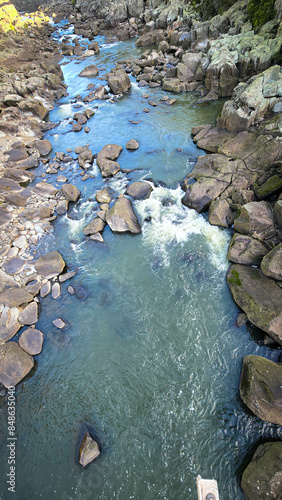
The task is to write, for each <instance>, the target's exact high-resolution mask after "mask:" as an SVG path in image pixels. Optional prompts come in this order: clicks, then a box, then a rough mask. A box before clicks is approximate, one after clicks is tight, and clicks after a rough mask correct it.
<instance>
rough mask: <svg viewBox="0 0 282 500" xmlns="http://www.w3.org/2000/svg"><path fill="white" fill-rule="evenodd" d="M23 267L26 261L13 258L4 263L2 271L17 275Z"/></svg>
mask: <svg viewBox="0 0 282 500" xmlns="http://www.w3.org/2000/svg"><path fill="white" fill-rule="evenodd" d="M25 265H26V260H24V259H21V258H20V257H13V258H12V259H10V260H8V261H7V262H6V263H5V265H4V269H5V271H6V273H8V274H18V273H21V272H22V271H23V269H24V267H25Z"/></svg>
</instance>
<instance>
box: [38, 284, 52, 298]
mask: <svg viewBox="0 0 282 500" xmlns="http://www.w3.org/2000/svg"><path fill="white" fill-rule="evenodd" d="M50 292H51V283H50V281H47V283H44V285H42V287H41V289H40V297H42V298H43V297H46V296H47V295H48V294H49V293H50Z"/></svg>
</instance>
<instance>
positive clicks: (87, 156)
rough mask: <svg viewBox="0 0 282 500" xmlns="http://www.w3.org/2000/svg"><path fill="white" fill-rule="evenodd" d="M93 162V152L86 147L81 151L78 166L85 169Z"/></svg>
mask: <svg viewBox="0 0 282 500" xmlns="http://www.w3.org/2000/svg"><path fill="white" fill-rule="evenodd" d="M92 161H93V154H92V152H91V150H90V149H89V148H88V147H87V146H85V147H84V148H82V151H80V153H79V155H78V164H79V166H80V167H82V168H84V167H85V165H86V164H90V163H92Z"/></svg>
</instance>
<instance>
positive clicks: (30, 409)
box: [0, 39, 281, 500]
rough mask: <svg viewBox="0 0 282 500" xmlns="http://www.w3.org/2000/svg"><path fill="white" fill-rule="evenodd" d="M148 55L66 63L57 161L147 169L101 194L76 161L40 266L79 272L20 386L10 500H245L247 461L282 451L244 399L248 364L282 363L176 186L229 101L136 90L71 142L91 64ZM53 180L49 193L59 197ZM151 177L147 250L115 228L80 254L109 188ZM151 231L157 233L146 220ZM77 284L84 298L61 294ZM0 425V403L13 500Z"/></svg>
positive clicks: (45, 305) (44, 322)
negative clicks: (201, 130) (86, 436)
mask: <svg viewBox="0 0 282 500" xmlns="http://www.w3.org/2000/svg"><path fill="white" fill-rule="evenodd" d="M99 41H100V43H101V42H104V41H103V40H102V39H99ZM140 53H141V51H140V50H138V49H136V48H135V47H134V42H133V41H130V42H124V43H117V44H110V45H109V44H104V45H102V47H101V52H100V54H99V55H98V56H95V57H93V58H88V59H87V60H86V61H83V62H80V64H76V62H77V61H76V60H75V59H74V60H73V61H71V62H68V59H67V58H66V59H65V62H68V64H66V65H64V66H62V68H63V71H64V75H65V81H66V83H67V84H68V92H69V96H68V97H66V98H64V99H62V100H61V101H60V102H59V103H58V105H57V106H56V108H55V109H54V111H53V112H52V113H50V119H51V120H52V121H60V122H61V123H60V125H59V126H58V127H57V128H55V129H54V130H52V131H50V132H49V134H47V135H46V137H48V138H49V139H50V140H51V141H52V144H53V151H64V152H65V151H66V149H67V148H74V147H76V146H78V145H85V144H86V143H89V144H90V147H91V150H92V151H93V153H98V151H99V150H100V149H101V148H102V147H103V146H104V145H105V144H107V143H118V144H120V145H122V146H123V147H124V150H123V152H122V154H121V156H120V158H119V163H120V165H121V167H122V168H124V169H129V168H135V169H138V170H136V171H135V172H132V173H130V174H128V175H125V174H118V176H116V177H115V178H114V179H111V180H104V179H102V177H101V175H100V173H99V169H98V168H97V166H95V165H94V166H93V167H92V168H91V170H90V173H92V174H93V175H95V178H94V179H89V180H87V181H86V182H82V181H81V176H80V175H79V174H80V169H79V168H78V167H77V164H76V162H75V161H74V162H73V163H72V164H70V165H67V166H66V170H65V171H64V172H62V173H64V174H65V175H66V176H67V177H68V179H69V181H70V182H73V183H74V184H76V185H77V186H78V187H79V188H80V189H81V192H82V197H81V199H80V201H79V202H78V203H77V204H76V205H75V206H74V207H72V209H71V213H70V216H71V218H69V217H67V216H63V217H61V218H58V220H57V221H56V222H55V223H54V230H53V232H52V233H51V234H50V235H48V236H47V237H45V238H44V239H42V240H41V241H40V245H39V249H38V253H39V254H40V253H44V252H46V251H48V250H51V249H58V250H59V251H60V252H61V253H62V255H63V257H64V259H65V260H66V262H67V265H68V267H69V268H70V269H75V268H77V270H78V272H77V275H76V276H75V278H73V279H72V280H71V281H70V282H66V283H64V284H63V285H62V291H63V293H62V297H61V298H60V299H58V300H53V299H52V298H50V297H46V298H45V299H44V300H42V301H41V315H40V320H39V322H38V324H37V327H38V328H39V329H41V330H42V331H43V332H44V334H45V343H44V348H43V352H42V354H41V355H40V356H38V357H37V363H36V369H35V370H33V372H32V373H31V374H30V375H29V376H28V377H27V379H25V381H24V382H23V383H21V384H20V386H19V387H17V391H16V395H17V420H16V426H17V465H16V472H17V486H16V494H14V495H13V498H16V499H19V500H25V499H29V500H30V499H39V498H40V499H43V500H50V499H51V498H52V499H59V500H71V499H79V500H88V499H93V500H98V499H101V500H102V499H103V500H108V499H112V498H116V499H119V500H125V499H126V500H127V499H136V500H154V499H156V498H160V499H167V500H176V499H188V500H190V499H191V500H194V499H195V500H196V498H197V493H196V477H197V475H198V474H200V475H201V476H202V477H207V478H212V477H213V478H215V479H217V480H218V483H219V491H220V498H221V500H229V499H231V498H232V499H233V498H234V499H238V500H240V499H243V494H242V492H241V490H240V487H239V477H240V473H241V472H242V464H244V459H245V456H246V455H248V454H250V453H252V452H253V450H254V447H255V445H256V444H257V442H258V441H259V440H261V439H269V438H272V437H280V438H281V432H280V431H279V430H278V427H277V426H275V425H270V424H267V423H264V422H262V421H260V420H259V419H257V418H256V417H254V416H253V415H252V414H251V413H250V412H249V411H248V410H247V409H246V407H245V406H244V405H243V404H242V402H241V401H240V398H239V395H238V385H239V378H240V370H241V364H242V358H243V356H245V355H247V354H259V355H263V356H266V357H268V358H269V359H273V360H276V359H277V356H278V354H277V352H276V351H274V350H271V349H270V348H269V347H265V346H262V343H261V337H260V334H259V332H258V331H257V330H256V329H254V328H251V327H249V328H248V329H247V328H246V327H243V328H240V329H239V328H236V326H235V321H236V316H237V314H238V309H237V307H236V305H235V304H234V302H233V300H232V298H231V295H230V292H229V289H228V287H227V284H226V281H225V273H226V270H227V267H228V262H227V260H226V250H227V247H228V242H229V239H230V232H229V230H221V229H219V228H216V227H213V226H210V225H209V223H208V222H207V217H206V216H202V215H198V214H197V213H196V212H195V211H193V210H190V209H188V208H187V207H184V206H183V205H182V204H181V197H182V195H183V193H182V191H181V188H180V187H179V183H180V180H181V179H182V178H183V177H184V176H185V175H186V174H187V173H188V172H189V171H191V170H192V168H193V165H194V163H195V161H196V158H197V156H198V155H199V154H204V153H203V151H200V150H198V149H197V147H196V146H195V145H194V144H193V141H192V139H191V135H190V131H191V128H192V127H193V126H195V125H199V124H204V123H207V122H209V123H213V122H214V120H215V118H216V116H217V115H218V113H219V111H220V109H221V107H222V102H219V103H215V104H211V105H206V106H199V105H197V104H196V101H197V99H198V96H197V95H195V94H184V95H177V96H176V99H177V102H176V103H175V104H174V105H173V106H171V107H170V106H167V105H166V104H164V103H160V98H161V97H162V96H163V95H164V92H163V91H161V90H151V89H139V88H138V87H137V85H136V84H135V83H134V84H133V88H132V90H131V92H130V94H129V95H127V96H125V97H123V98H119V99H117V101H116V103H114V104H111V103H108V102H104V101H93V102H92V103H90V104H88V105H87V106H86V107H88V108H89V107H91V108H93V107H94V106H98V109H97V110H96V114H95V116H94V117H92V118H91V119H90V120H89V122H88V125H89V127H90V129H91V131H90V133H89V134H85V133H84V132H83V131H81V132H79V133H73V132H70V129H71V125H70V124H69V118H70V117H71V116H72V114H73V113H74V112H75V111H79V109H77V108H75V107H74V105H75V104H74V103H72V102H71V101H72V100H73V97H74V96H76V95H77V94H78V93H79V94H80V95H81V96H82V97H83V96H84V95H85V94H86V87H87V85H88V83H89V82H94V83H96V84H100V81H99V80H98V79H97V78H96V79H95V78H93V79H84V78H78V77H77V74H78V73H79V72H80V71H81V69H82V68H83V67H85V66H87V65H89V64H91V63H95V64H98V66H99V67H104V68H106V69H107V70H108V69H110V68H111V67H113V64H114V62H115V60H117V59H119V58H125V57H128V56H130V55H138V54H140ZM102 73H103V72H102ZM133 81H134V80H133ZM102 83H103V82H102ZM147 92H148V93H149V94H150V98H151V99H152V100H154V101H156V102H157V103H158V106H157V107H156V108H152V109H150V113H149V114H145V113H143V112H142V109H144V107H147V101H146V100H145V99H143V98H142V94H143V93H147ZM148 107H150V106H148ZM150 108H151V107H150ZM80 109H83V107H82V108H80ZM129 120H141V122H140V123H139V124H138V125H132V124H131V123H130V122H129ZM131 138H135V139H137V140H138V141H139V143H140V148H139V149H138V151H136V152H134V153H131V152H128V151H127V150H126V149H125V144H126V142H127V141H128V140H129V139H131ZM43 169H44V167H43V165H42V166H41V168H40V169H39V170H38V173H39V174H40V173H42V172H43ZM55 177H56V176H53V177H52V176H51V175H50V176H47V179H48V180H49V181H50V182H51V181H52V182H53V183H55V184H56V182H55ZM144 178H153V179H154V181H163V182H164V183H165V186H163V185H161V186H159V187H155V188H154V190H153V193H152V195H151V197H150V199H148V200H145V201H140V202H136V203H135V204H134V208H135V211H136V213H137V214H138V217H139V220H140V222H141V223H142V235H138V236H130V235H116V234H113V233H111V231H110V229H109V228H108V227H107V228H106V229H105V231H104V239H105V245H101V244H95V243H94V242H91V241H89V240H87V239H84V237H83V233H82V230H83V228H84V227H85V225H86V224H87V223H88V222H89V221H90V220H91V218H92V217H93V214H94V212H95V210H97V208H98V204H97V203H96V202H95V192H96V191H97V190H98V189H101V188H102V187H104V186H105V185H109V186H110V187H112V188H113V189H115V190H116V191H117V193H120V192H123V191H124V188H125V186H126V185H127V183H128V182H129V181H132V180H139V179H144ZM38 180H40V177H39V178H38V179H37V181H38ZM37 181H36V182H37ZM148 216H150V217H151V221H150V222H146V221H144V219H145V218H146V217H148ZM69 284H71V285H72V286H74V288H75V289H76V295H75V296H70V295H69V294H68V293H67V286H68V285H69ZM57 317H62V318H63V319H64V320H65V321H66V322H67V324H68V327H67V328H66V330H63V331H59V330H57V329H56V328H55V327H53V325H52V323H51V322H52V320H53V319H54V318H57ZM6 422H7V408H6V406H5V404H4V403H3V402H1V401H0V428H1V434H0V451H1V465H0V472H1V478H0V498H1V499H5V500H6V499H7V498H10V496H11V495H12V494H11V493H9V492H8V491H7V484H6V474H7V472H8V466H7V457H8V454H7V448H6V445H7V433H6V429H7V423H6ZM86 424H87V425H88V426H90V427H91V428H92V430H93V431H94V433H95V434H96V436H97V438H98V440H99V442H100V444H101V447H102V455H101V457H99V459H98V460H97V461H95V463H93V464H92V465H90V466H89V467H88V468H87V469H86V470H82V468H81V467H80V466H79V465H78V463H77V452H78V441H79V438H80V437H81V435H82V433H83V431H84V430H85V425H86ZM279 432H280V435H279Z"/></svg>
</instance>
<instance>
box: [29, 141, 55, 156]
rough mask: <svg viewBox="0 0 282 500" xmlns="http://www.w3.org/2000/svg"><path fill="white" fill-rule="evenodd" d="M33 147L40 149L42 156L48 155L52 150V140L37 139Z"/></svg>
mask: <svg viewBox="0 0 282 500" xmlns="http://www.w3.org/2000/svg"><path fill="white" fill-rule="evenodd" d="M33 147H34V148H35V149H37V151H39V154H40V156H47V155H48V154H49V153H50V152H51V150H52V145H51V142H50V141H48V139H43V140H39V141H35V142H34V143H33Z"/></svg>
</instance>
